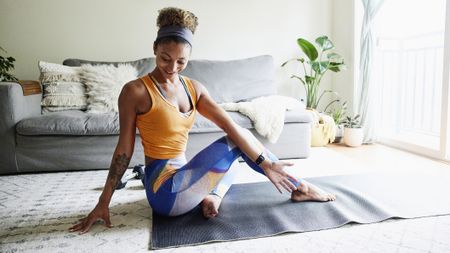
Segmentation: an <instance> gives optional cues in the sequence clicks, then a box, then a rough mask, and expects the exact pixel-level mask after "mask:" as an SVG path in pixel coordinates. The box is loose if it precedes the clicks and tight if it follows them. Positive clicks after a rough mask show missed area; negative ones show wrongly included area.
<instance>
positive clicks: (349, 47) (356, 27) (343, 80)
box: [331, 0, 362, 115]
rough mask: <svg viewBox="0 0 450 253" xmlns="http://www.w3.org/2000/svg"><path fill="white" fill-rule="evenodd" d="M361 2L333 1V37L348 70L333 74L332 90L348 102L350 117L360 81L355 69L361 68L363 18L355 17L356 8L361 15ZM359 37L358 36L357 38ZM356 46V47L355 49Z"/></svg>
mask: <svg viewBox="0 0 450 253" xmlns="http://www.w3.org/2000/svg"><path fill="white" fill-rule="evenodd" d="M360 2H361V1H359V0H356V1H355V0H339V1H333V6H332V10H333V13H332V15H333V22H332V29H333V32H332V35H333V42H334V45H335V52H336V53H339V54H340V55H342V56H343V57H344V60H345V64H346V66H347V70H345V71H341V72H339V73H336V74H333V78H332V86H331V87H332V90H334V91H336V92H338V93H339V95H340V98H341V101H347V104H348V110H349V111H350V115H351V114H352V112H353V110H354V105H353V101H354V99H353V98H354V95H355V85H356V82H357V79H358V76H357V75H356V74H357V73H356V72H357V71H354V70H355V68H359V58H358V56H359V52H357V51H356V52H355V50H354V48H357V49H359V32H360V30H361V20H360V19H361V18H362V17H355V8H356V10H358V11H359V12H358V13H359V14H361V11H360V10H359V9H357V8H359V7H360V5H361V4H360ZM355 35H357V36H355ZM355 46H356V47H355Z"/></svg>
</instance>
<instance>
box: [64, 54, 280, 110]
mask: <svg viewBox="0 0 450 253" xmlns="http://www.w3.org/2000/svg"><path fill="white" fill-rule="evenodd" d="M123 63H126V64H130V65H132V66H134V67H135V68H136V69H137V71H138V76H143V75H146V74H147V73H148V72H151V71H152V70H153V69H154V68H155V58H153V57H151V58H144V59H140V60H136V61H127V62H104V61H89V60H81V59H66V60H64V62H63V65H67V66H81V65H82V64H92V65H98V64H112V65H114V66H118V65H119V64H123ZM181 74H182V75H184V76H187V77H189V78H192V79H195V80H197V81H199V82H200V83H202V84H203V85H204V86H205V87H206V89H207V90H208V92H209V94H210V95H211V97H212V98H213V99H214V100H215V101H216V102H217V103H224V102H239V101H245V100H250V99H252V98H255V97H260V96H268V95H274V94H276V93H277V88H276V84H275V66H274V63H273V57H272V56H270V55H262V56H256V57H251V58H247V59H239V60H230V61H210V60H190V61H189V62H188V65H187V66H186V69H184V70H183V72H182V73H181Z"/></svg>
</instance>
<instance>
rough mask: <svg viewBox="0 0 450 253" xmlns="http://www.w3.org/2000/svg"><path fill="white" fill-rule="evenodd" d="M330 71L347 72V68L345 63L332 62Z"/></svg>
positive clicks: (329, 67)
mask: <svg viewBox="0 0 450 253" xmlns="http://www.w3.org/2000/svg"><path fill="white" fill-rule="evenodd" d="M328 69H329V70H331V71H333V72H339V71H341V70H346V69H347V67H346V66H345V64H344V63H337V62H330V65H329V66H328Z"/></svg>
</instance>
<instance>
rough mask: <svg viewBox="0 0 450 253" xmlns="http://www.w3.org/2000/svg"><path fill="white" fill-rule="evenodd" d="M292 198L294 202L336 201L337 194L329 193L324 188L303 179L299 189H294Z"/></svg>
mask: <svg viewBox="0 0 450 253" xmlns="http://www.w3.org/2000/svg"><path fill="white" fill-rule="evenodd" d="M291 200H292V201H294V202H301V201H319V202H326V201H334V200H336V195H334V194H331V193H327V192H325V191H323V190H322V189H320V188H318V187H316V186H314V185H312V184H310V183H308V182H306V181H305V180H302V182H301V183H300V185H299V186H298V188H297V190H295V191H293V192H292V194H291Z"/></svg>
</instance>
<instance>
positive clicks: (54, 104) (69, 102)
mask: <svg viewBox="0 0 450 253" xmlns="http://www.w3.org/2000/svg"><path fill="white" fill-rule="evenodd" d="M38 65H39V70H40V73H41V74H40V77H39V80H40V82H41V84H42V88H43V96H42V101H41V106H42V112H43V113H47V112H53V111H64V110H80V109H81V110H84V109H86V106H87V101H86V95H85V93H86V90H85V86H84V84H83V83H81V80H80V74H79V73H80V68H79V67H68V66H64V65H61V64H56V63H49V62H45V61H39V64H38Z"/></svg>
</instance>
